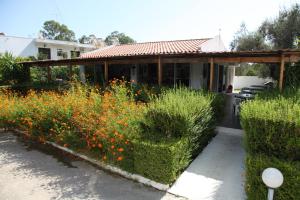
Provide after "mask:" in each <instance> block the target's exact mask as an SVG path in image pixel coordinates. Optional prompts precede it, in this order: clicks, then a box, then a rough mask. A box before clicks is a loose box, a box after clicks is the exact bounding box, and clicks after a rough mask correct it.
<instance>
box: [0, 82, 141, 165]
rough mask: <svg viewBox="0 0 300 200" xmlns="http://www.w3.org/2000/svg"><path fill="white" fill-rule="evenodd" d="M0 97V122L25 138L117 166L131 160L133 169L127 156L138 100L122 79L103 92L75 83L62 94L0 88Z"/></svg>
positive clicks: (132, 134) (2, 125)
mask: <svg viewBox="0 0 300 200" xmlns="http://www.w3.org/2000/svg"><path fill="white" fill-rule="evenodd" d="M0 100H1V102H4V103H5V104H2V103H1V105H0V108H1V110H0V125H1V127H4V128H12V127H16V128H19V129H22V130H24V131H26V132H27V135H28V137H31V138H34V139H38V140H40V141H45V140H50V141H53V142H56V143H58V144H61V145H64V146H68V147H70V148H73V149H76V150H80V151H87V152H91V153H92V154H93V155H96V156H97V158H99V159H102V160H104V161H106V162H109V163H112V164H116V165H119V166H121V167H123V166H124V167H129V166H130V164H128V162H130V161H128V160H131V168H133V167H132V163H133V161H132V158H130V157H127V156H130V155H132V145H131V142H130V140H131V138H134V137H135V135H136V134H135V131H136V130H135V127H136V124H137V123H136V122H135V121H136V120H137V119H138V118H139V117H141V114H142V113H143V112H141V110H142V109H143V105H140V104H136V103H135V102H134V100H133V98H132V97H130V96H128V95H127V87H126V86H125V83H122V84H118V85H117V84H112V85H111V87H110V89H109V90H106V91H104V92H103V93H102V94H100V93H99V91H97V90H96V89H92V88H85V87H82V86H75V87H73V88H71V89H70V90H69V91H67V92H65V93H63V94H59V93H54V92H41V93H36V92H33V91H31V92H29V93H28V94H27V96H25V97H24V98H22V97H18V96H15V95H13V94H11V93H8V94H3V93H2V94H0ZM139 113H140V114H139Z"/></svg>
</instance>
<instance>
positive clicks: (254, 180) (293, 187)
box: [246, 154, 300, 200]
mask: <svg viewBox="0 0 300 200" xmlns="http://www.w3.org/2000/svg"><path fill="white" fill-rule="evenodd" d="M246 166H247V170H246V171H247V172H246V180H247V181H246V193H247V196H248V199H249V200H257V199H267V188H266V186H265V185H264V183H263V182H262V179H261V174H262V172H263V170H264V169H266V168H268V167H275V168H277V169H279V170H280V171H281V172H282V173H283V175H284V181H283V184H282V186H281V187H280V188H278V189H276V190H275V195H274V198H275V199H276V200H286V199H289V200H296V199H299V197H300V190H299V188H300V162H299V161H296V162H291V161H285V160H281V159H277V158H275V157H269V156H265V155H262V154H256V155H250V154H248V156H247V160H246Z"/></svg>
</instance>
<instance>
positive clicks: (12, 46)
mask: <svg viewBox="0 0 300 200" xmlns="http://www.w3.org/2000/svg"><path fill="white" fill-rule="evenodd" d="M95 49H96V46H95V45H92V44H80V43H77V42H69V41H60V40H49V39H40V38H25V37H15V36H6V35H5V34H0V54H3V53H5V52H9V53H12V54H13V55H14V56H21V57H32V56H33V57H36V58H38V59H51V60H58V59H67V58H75V57H79V56H80V54H82V53H85V52H88V51H92V50H95Z"/></svg>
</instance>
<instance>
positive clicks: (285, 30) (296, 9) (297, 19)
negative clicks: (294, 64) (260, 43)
mask: <svg viewBox="0 0 300 200" xmlns="http://www.w3.org/2000/svg"><path fill="white" fill-rule="evenodd" d="M259 32H260V33H261V34H262V35H263V36H264V37H266V39H268V40H269V41H270V42H272V43H273V45H274V48H275V49H285V48H297V47H299V46H298V45H299V43H298V40H299V37H300V4H295V5H293V6H292V7H291V8H290V9H283V10H281V11H280V12H279V16H278V17H276V18H275V19H273V20H265V21H264V22H263V24H262V25H261V26H260V28H259Z"/></svg>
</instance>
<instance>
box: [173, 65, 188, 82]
mask: <svg viewBox="0 0 300 200" xmlns="http://www.w3.org/2000/svg"><path fill="white" fill-rule="evenodd" d="M175 77H176V78H175V83H176V85H184V86H189V85H190V64H189V63H178V64H176V65H175Z"/></svg>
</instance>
